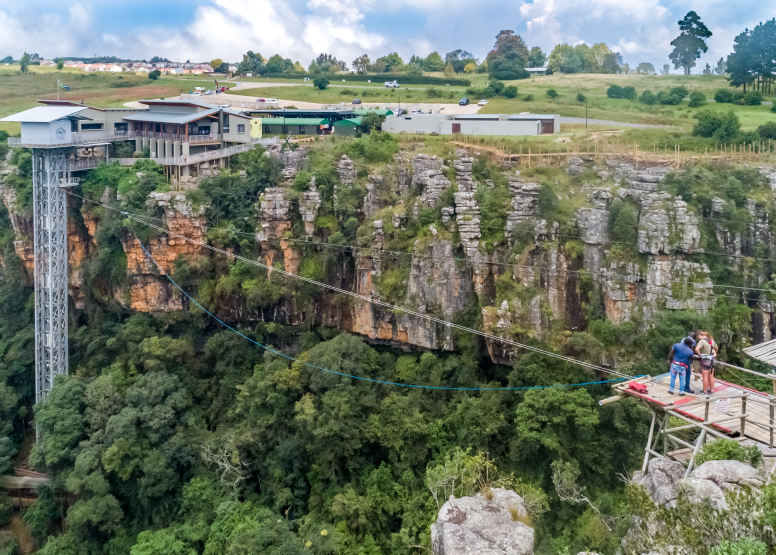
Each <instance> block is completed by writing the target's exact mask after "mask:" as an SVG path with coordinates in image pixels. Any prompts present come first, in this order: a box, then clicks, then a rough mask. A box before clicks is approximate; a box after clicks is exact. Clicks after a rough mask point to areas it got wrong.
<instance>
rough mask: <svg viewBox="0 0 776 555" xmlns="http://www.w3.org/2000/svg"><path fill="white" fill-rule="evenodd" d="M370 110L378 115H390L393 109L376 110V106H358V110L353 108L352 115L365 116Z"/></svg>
mask: <svg viewBox="0 0 776 555" xmlns="http://www.w3.org/2000/svg"><path fill="white" fill-rule="evenodd" d="M370 112H374V113H375V114H377V115H378V116H392V115H393V110H378V109H377V108H359V109H358V110H353V115H356V116H365V115H367V114H368V113H370Z"/></svg>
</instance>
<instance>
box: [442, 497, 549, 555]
mask: <svg viewBox="0 0 776 555" xmlns="http://www.w3.org/2000/svg"><path fill="white" fill-rule="evenodd" d="M490 496H491V499H488V498H487V497H486V496H485V495H483V494H481V493H478V494H477V495H475V496H474V497H462V498H460V499H456V498H454V497H452V496H451V497H450V500H449V501H447V502H446V503H445V504H444V505H443V506H442V508H441V509H440V511H439V515H438V516H437V521H436V522H435V523H434V524H432V525H431V548H432V550H433V553H434V555H473V554H475V553H476V554H477V555H531V554H533V543H534V533H533V529H532V528H531V527H530V526H528V525H527V524H524V523H522V522H520V521H519V520H516V519H519V518H524V517H525V516H526V511H525V508H524V507H523V500H522V498H521V497H520V496H519V495H517V494H516V493H515V492H514V491H511V490H505V489H503V488H495V489H493V490H491V492H490ZM513 515H514V517H513Z"/></svg>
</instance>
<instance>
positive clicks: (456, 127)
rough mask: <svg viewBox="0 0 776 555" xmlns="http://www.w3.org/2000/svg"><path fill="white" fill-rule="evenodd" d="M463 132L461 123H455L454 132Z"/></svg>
mask: <svg viewBox="0 0 776 555" xmlns="http://www.w3.org/2000/svg"><path fill="white" fill-rule="evenodd" d="M460 132H461V124H460V123H454V124H453V133H460Z"/></svg>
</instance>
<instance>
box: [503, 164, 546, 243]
mask: <svg viewBox="0 0 776 555" xmlns="http://www.w3.org/2000/svg"><path fill="white" fill-rule="evenodd" d="M508 187H509V192H510V193H512V200H511V201H510V203H509V204H510V206H511V210H509V211H508V212H507V225H506V237H507V239H509V242H510V244H514V243H515V241H517V240H519V239H521V238H522V237H513V235H514V234H513V233H512V232H513V231H514V230H515V228H516V227H517V226H518V224H520V223H521V222H524V221H526V220H528V219H530V218H533V217H535V216H536V215H538V214H539V190H540V189H541V188H542V187H541V185H539V184H538V183H526V182H525V180H524V179H521V178H520V176H519V175H515V176H511V177H510V178H509V185H508Z"/></svg>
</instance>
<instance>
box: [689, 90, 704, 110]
mask: <svg viewBox="0 0 776 555" xmlns="http://www.w3.org/2000/svg"><path fill="white" fill-rule="evenodd" d="M705 105H706V95H704V94H703V93H701V92H698V91H694V92H691V93H690V108H700V107H701V106H705Z"/></svg>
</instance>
